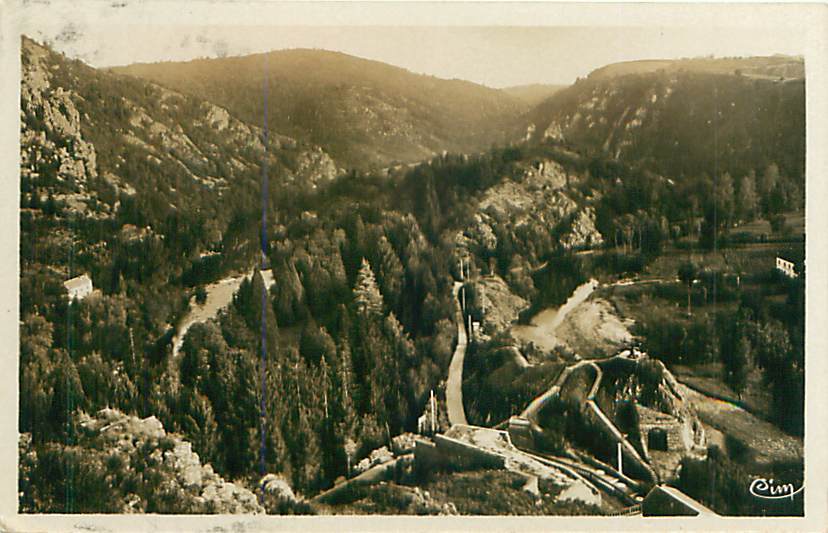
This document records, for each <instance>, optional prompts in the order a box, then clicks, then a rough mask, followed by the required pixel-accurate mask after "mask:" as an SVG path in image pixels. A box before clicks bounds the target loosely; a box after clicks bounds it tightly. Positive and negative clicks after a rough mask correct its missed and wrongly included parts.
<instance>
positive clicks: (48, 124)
mask: <svg viewBox="0 0 828 533" xmlns="http://www.w3.org/2000/svg"><path fill="white" fill-rule="evenodd" d="M264 138H265V135H264V133H263V131H262V129H261V128H259V127H257V126H255V125H250V124H246V123H244V122H242V121H240V120H238V119H237V118H235V117H233V116H232V115H231V114H230V113H229V112H228V111H227V110H226V109H223V108H221V107H218V106H216V105H214V104H212V103H210V102H205V101H203V100H199V99H197V98H195V97H190V96H185V95H182V94H179V93H176V92H174V91H171V90H168V89H165V88H163V87H160V86H158V85H154V84H152V83H147V82H143V81H139V80H131V79H126V78H123V77H120V76H116V75H114V74H111V73H109V72H105V71H99V70H95V69H93V68H91V67H88V66H86V65H84V64H82V63H80V62H74V61H71V60H68V59H67V58H65V57H63V56H61V55H59V54H56V53H54V52H52V51H51V50H49V49H48V48H46V47H44V46H41V45H39V44H37V43H35V42H34V41H31V40H30V39H27V38H24V39H23V45H22V81H21V133H20V139H21V180H22V182H23V183H22V185H23V190H24V191H31V193H29V194H26V195H24V205H25V203H26V202H29V203H32V204H34V205H36V204H37V202H36V201H31V200H29V197H30V196H31V195H37V196H38V197H39V198H40V199H41V200H44V201H45V199H46V198H47V196H48V195H51V196H52V197H53V198H54V200H55V201H56V202H57V203H58V205H59V207H61V208H65V209H67V210H68V211H69V212H71V213H77V214H81V215H83V216H87V217H89V216H92V217H97V218H111V217H112V216H113V215H114V213H115V211H116V210H117V209H118V207H119V201H118V200H119V195H121V194H126V195H127V196H131V195H133V194H136V192H137V193H152V194H155V195H161V196H163V197H166V200H167V201H168V202H169V204H170V205H171V206H172V207H175V206H177V205H178V206H180V205H182V204H183V203H185V202H186V203H187V205H190V204H191V203H192V199H193V198H194V197H196V196H197V195H198V194H200V193H201V191H202V190H203V189H208V190H210V191H213V192H215V194H216V197H218V196H221V195H222V194H223V193H224V192H225V191H227V190H228V189H230V188H233V187H237V188H244V187H249V186H250V183H251V182H255V183H258V181H259V180H260V179H261V174H262V170H261V167H262V165H263V162H264V161H265V159H266V161H267V165H268V171H269V176H270V178H271V179H272V180H275V181H280V182H284V183H297V184H299V185H304V184H307V185H308V186H310V187H316V185H317V184H318V183H321V182H325V181H329V180H331V179H333V178H334V177H336V176H337V175H338V174H339V173H340V170H339V168H338V167H337V165H336V164H335V163H334V161H333V160H332V159H331V158H330V156H329V155H328V154H327V153H325V152H324V151H323V150H322V149H321V148H319V147H318V146H312V145H303V144H301V143H298V142H297V141H295V140H294V139H291V138H289V137H286V136H283V135H279V134H278V133H276V132H268V134H267V140H268V145H267V147H265V145H264V143H263V139H264ZM99 175H100V176H101V177H102V178H103V180H96V178H97V177H98V176H99ZM208 199H209V196H208Z"/></svg>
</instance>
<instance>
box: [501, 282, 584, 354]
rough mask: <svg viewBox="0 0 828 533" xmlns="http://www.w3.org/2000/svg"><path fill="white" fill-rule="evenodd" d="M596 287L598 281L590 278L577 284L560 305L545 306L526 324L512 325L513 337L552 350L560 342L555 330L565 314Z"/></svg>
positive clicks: (581, 301)
mask: <svg viewBox="0 0 828 533" xmlns="http://www.w3.org/2000/svg"><path fill="white" fill-rule="evenodd" d="M597 287H598V281H597V280H595V279H590V280H589V281H587V282H586V283H583V284H581V285H579V286H578V287H577V288H576V289H575V290H574V291H573V292H572V294H571V295H570V296H569V298H568V299H567V300H566V302H564V304H563V305H562V306H560V307H547V308H546V309H544V310H542V311H541V312H539V313H538V314H536V315H535V316H534V317H532V320H531V321H530V323H529V324H528V325H517V326H513V327H512V334H513V335H514V336H515V338H517V339H519V340H521V341H524V342H532V343H534V344H535V346H537V347H539V348H541V349H543V350H552V349H554V348H555V347H556V346H558V345H559V344H560V342H559V341H558V338H557V337H556V336H555V330H556V329H557V328H558V326H560V325H561V323H563V321H564V319H565V318H566V315H567V314H569V313H570V312H571V311H572V310H573V309H575V308H576V307H578V306H579V305H580V304H581V303H583V302H584V301H585V300H586V299H587V298H589V295H590V294H592V291H594V290H595V289H596V288H597Z"/></svg>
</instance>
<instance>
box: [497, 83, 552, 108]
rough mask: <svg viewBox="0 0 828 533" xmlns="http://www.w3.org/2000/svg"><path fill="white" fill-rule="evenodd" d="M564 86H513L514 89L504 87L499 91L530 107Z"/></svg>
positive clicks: (542, 84)
mask: <svg viewBox="0 0 828 533" xmlns="http://www.w3.org/2000/svg"><path fill="white" fill-rule="evenodd" d="M565 87H566V85H549V84H545V83H532V84H529V85H515V86H514V87H506V88H504V89H501V91H503V92H505V93H506V94H509V95H512V96H514V97H515V98H517V99H519V100H523V101H524V102H526V103H527V104H529V105H530V106H535V105H538V104H539V103H541V102H543V101H544V100H546V99H547V98H549V97H550V96H552V95H553V94H555V93H556V92H558V91H560V90H561V89H563V88H565Z"/></svg>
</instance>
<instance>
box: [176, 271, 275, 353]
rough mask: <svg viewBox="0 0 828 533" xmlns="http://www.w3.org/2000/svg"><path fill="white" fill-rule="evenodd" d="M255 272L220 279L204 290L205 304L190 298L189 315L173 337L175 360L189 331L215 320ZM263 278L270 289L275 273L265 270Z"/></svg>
mask: <svg viewBox="0 0 828 533" xmlns="http://www.w3.org/2000/svg"><path fill="white" fill-rule="evenodd" d="M253 272H254V270H251V271H250V272H248V273H247V274H243V275H238V274H237V275H235V276H228V277H226V278H223V279H220V280H219V281H217V282H215V283H210V284H209V285H207V286H205V287H204V288H205V289H206V291H207V299H206V300H205V302H204V304H198V303H196V301H195V296H193V297H192V298H190V307H189V309H188V310H187V314H186V315H185V316H184V319H183V320H182V321H181V324H179V326H178V330H177V331H176V332H175V336H174V337H173V358H175V357H177V356H178V353H179V352H180V351H181V347H182V346H183V345H184V337H186V336H187V331H188V330H189V329H190V328H191V327H192V326H193V325H194V324H198V323H200V322H206V321H207V320H210V319H211V318H215V317H216V316H217V315H218V314H219V312H220V311H221V310H222V309H225V308H226V307H227V306H228V305H230V303H231V302H232V301H233V296H234V295H235V294H236V292H238V290H239V287H241V283H242V281H244V280H245V279H247V278H249V277H251V276H252V275H253ZM262 277H263V278H264V282H265V287H267V288H268V289H270V287H271V286H272V285H273V281H274V280H273V272H272V271H270V270H263V271H262Z"/></svg>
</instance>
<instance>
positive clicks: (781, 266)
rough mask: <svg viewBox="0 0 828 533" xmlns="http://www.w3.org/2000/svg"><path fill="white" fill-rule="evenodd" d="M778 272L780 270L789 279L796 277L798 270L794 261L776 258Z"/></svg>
mask: <svg viewBox="0 0 828 533" xmlns="http://www.w3.org/2000/svg"><path fill="white" fill-rule="evenodd" d="M776 270H779V271H780V272H782V273H783V274H785V275H786V276H788V277H789V278H795V277H796V268H795V266H794V263H793V261H788V260H787V259H783V258H781V257H779V256H777V257H776Z"/></svg>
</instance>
